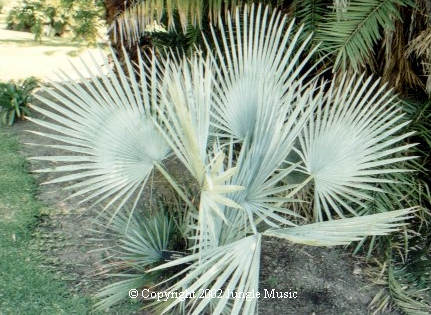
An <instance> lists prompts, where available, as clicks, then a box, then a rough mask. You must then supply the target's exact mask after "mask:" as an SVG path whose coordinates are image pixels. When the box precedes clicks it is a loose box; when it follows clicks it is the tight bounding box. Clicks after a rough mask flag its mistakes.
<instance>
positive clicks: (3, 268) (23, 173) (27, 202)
mask: <svg viewBox="0 0 431 315" xmlns="http://www.w3.org/2000/svg"><path fill="white" fill-rule="evenodd" d="M36 188H37V186H36V184H35V183H34V182H33V179H32V178H31V176H30V175H29V174H28V173H27V170H26V161H25V159H24V157H22V156H21V155H20V154H19V144H18V141H17V139H16V138H15V137H13V136H12V135H11V134H10V133H9V132H8V131H7V130H5V129H1V128H0V314H2V315H3V314H87V313H89V312H90V309H91V301H90V299H89V298H85V297H81V296H76V295H72V294H71V293H70V291H69V290H68V288H67V285H66V283H65V282H64V281H61V280H58V279H56V278H55V277H54V275H53V274H52V273H50V272H49V271H47V270H44V269H43V267H41V259H40V255H41V253H40V252H36V251H35V250H34V249H33V250H32V249H31V246H30V243H31V239H32V231H33V230H34V229H35V228H36V226H37V224H38V221H39V218H40V216H41V212H42V211H43V208H44V205H43V204H42V203H40V202H39V201H37V200H36V198H35V192H36Z"/></svg>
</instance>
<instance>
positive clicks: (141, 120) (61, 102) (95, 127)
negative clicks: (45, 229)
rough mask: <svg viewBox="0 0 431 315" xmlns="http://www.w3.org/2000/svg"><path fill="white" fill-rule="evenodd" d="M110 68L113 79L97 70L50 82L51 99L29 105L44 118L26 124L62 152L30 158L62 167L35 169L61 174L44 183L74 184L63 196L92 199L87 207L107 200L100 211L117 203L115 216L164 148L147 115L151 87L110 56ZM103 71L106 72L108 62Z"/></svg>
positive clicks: (152, 96) (153, 96)
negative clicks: (90, 75) (85, 76)
mask: <svg viewBox="0 0 431 315" xmlns="http://www.w3.org/2000/svg"><path fill="white" fill-rule="evenodd" d="M114 64H115V71H116V72H117V74H118V75H117V74H114V72H113V70H109V71H108V73H104V72H103V71H102V70H101V69H100V67H99V70H100V71H99V72H98V73H96V74H95V75H94V77H93V78H92V79H91V80H90V81H83V83H81V84H80V83H76V82H73V81H71V80H66V81H68V82H69V83H68V84H66V85H63V84H59V83H55V82H54V83H53V85H54V86H55V87H56V89H57V90H58V92H57V91H54V90H51V89H46V92H47V93H48V94H49V95H51V96H52V99H53V100H50V99H47V98H45V97H42V96H37V97H38V99H39V100H40V101H41V102H43V103H44V104H45V106H33V107H32V108H33V109H34V110H36V111H38V112H40V113H41V114H43V115H45V116H46V117H47V118H49V119H50V120H49V121H48V120H41V119H36V118H29V120H31V121H32V122H34V123H36V124H37V125H39V126H41V127H44V128H46V129H47V131H46V132H45V131H44V132H36V131H34V132H33V133H35V134H38V135H40V136H44V137H47V138H50V139H52V140H55V141H58V142H60V143H61V144H55V145H50V147H52V148H56V149H61V150H64V151H65V154H64V155H58V156H40V157H33V158H32V159H36V160H44V161H49V162H51V163H55V164H57V163H61V164H64V165H59V166H57V165H56V166H53V167H50V168H46V169H41V170H38V171H36V172H53V173H63V174H64V173H66V174H65V175H60V176H59V177H57V178H55V179H53V180H50V181H48V182H46V184H56V183H63V182H71V181H78V182H77V183H75V184H72V185H70V186H68V187H67V189H69V190H72V189H73V190H77V191H76V192H74V193H73V194H71V195H70V196H69V197H68V198H73V197H78V196H80V197H81V198H82V196H85V198H82V199H81V200H80V202H79V203H83V202H86V201H89V200H95V201H94V203H93V204H98V203H100V202H102V201H104V200H107V199H109V202H108V203H107V204H106V205H105V207H104V209H108V208H109V207H111V206H112V205H113V204H115V203H116V202H117V205H116V210H115V212H114V214H116V213H117V212H118V211H119V210H120V209H121V208H122V206H123V205H124V204H125V203H126V202H127V201H128V200H129V199H130V198H131V197H132V196H133V195H134V194H136V199H135V202H134V205H133V208H134V207H135V206H136V203H137V201H138V199H139V197H140V195H141V193H142V190H143V187H144V185H145V183H146V181H147V179H148V176H149V175H150V173H151V171H152V169H153V167H154V164H155V163H159V162H161V161H162V160H163V159H165V158H166V156H167V154H168V153H169V146H168V145H167V143H166V142H165V141H164V140H163V137H162V135H161V134H160V133H159V132H158V131H157V128H156V126H155V125H154V122H153V119H152V116H151V108H152V107H153V104H152V102H153V101H155V99H156V93H157V92H156V90H155V88H153V87H150V86H147V84H138V83H137V78H136V77H135V74H134V70H133V69H132V66H131V65H130V62H128V63H127V64H128V74H126V73H125V72H124V71H123V69H122V67H121V65H120V64H119V62H118V60H117V59H115V58H114ZM141 66H142V65H141ZM105 67H106V69H110V68H109V65H108V61H106V64H105ZM155 68H156V66H153V69H152V71H153V72H155V71H156V69H155ZM141 70H142V69H141ZM152 76H153V77H155V74H154V73H153V74H152ZM65 78H66V79H67V75H65ZM142 78H143V79H144V78H145V77H142ZM144 82H145V81H144ZM152 82H153V83H154V84H156V83H155V81H152ZM143 139H146V140H145V141H143Z"/></svg>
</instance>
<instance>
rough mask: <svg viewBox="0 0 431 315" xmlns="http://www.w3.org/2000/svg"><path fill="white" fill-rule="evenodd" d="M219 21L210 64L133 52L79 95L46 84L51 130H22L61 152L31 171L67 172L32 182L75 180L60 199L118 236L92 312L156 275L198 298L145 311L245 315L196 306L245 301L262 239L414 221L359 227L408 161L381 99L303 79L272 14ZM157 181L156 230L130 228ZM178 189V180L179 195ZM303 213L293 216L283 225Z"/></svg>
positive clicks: (347, 237)
mask: <svg viewBox="0 0 431 315" xmlns="http://www.w3.org/2000/svg"><path fill="white" fill-rule="evenodd" d="M226 20H227V22H226V26H224V24H223V23H220V24H219V29H218V30H214V32H212V33H213V37H212V38H206V42H210V41H211V42H212V43H211V45H213V47H215V49H214V50H212V51H211V50H210V51H209V52H208V55H205V54H203V53H201V52H198V53H196V54H193V55H192V57H191V58H189V59H185V58H184V59H178V58H169V59H163V58H162V57H160V56H159V55H156V54H152V55H151V56H145V57H142V56H141V55H140V54H139V53H138V55H137V58H136V59H137V60H136V63H135V64H133V63H132V61H131V60H130V59H129V58H128V57H127V55H126V56H125V57H124V63H123V64H122V63H120V62H119V61H118V60H117V58H116V57H115V54H113V56H112V58H113V65H114V69H112V71H108V72H103V71H102V70H101V69H102V68H100V67H99V69H100V71H99V72H97V73H94V74H93V78H92V80H90V81H86V82H85V89H84V88H83V87H82V86H79V85H77V84H71V85H61V84H55V87H56V88H57V91H50V95H51V96H52V97H54V98H55V99H56V100H57V102H53V101H50V100H47V99H45V98H43V97H39V99H40V100H41V101H42V102H43V103H45V104H46V106H47V107H48V109H46V108H42V107H37V106H36V107H35V110H36V111H38V112H40V113H42V114H43V115H44V116H45V117H47V118H48V119H50V121H49V122H48V121H45V120H42V119H35V118H30V120H32V121H33V122H34V123H36V124H38V125H39V126H42V127H45V128H48V129H50V130H51V132H48V133H44V134H43V136H46V137H49V138H52V139H55V140H59V141H61V142H63V143H64V144H62V145H56V148H58V149H64V150H65V151H67V152H66V153H65V154H61V155H58V156H40V157H34V159H38V160H45V161H46V160H48V161H51V162H64V163H65V164H64V165H58V166H56V167H55V168H47V169H42V170H39V172H58V173H61V175H60V176H59V177H58V178H56V179H53V180H51V181H49V182H47V183H51V184H55V183H60V182H71V181H72V182H73V183H71V184H70V186H69V188H70V189H72V190H74V193H73V194H72V195H71V197H79V198H80V203H84V202H87V201H89V200H94V203H95V204H100V203H102V202H105V205H104V208H103V210H104V211H105V210H108V209H111V210H112V211H113V212H112V215H111V216H110V218H109V219H108V222H105V223H104V224H103V225H105V226H106V223H111V224H112V225H113V229H114V230H115V229H116V232H117V233H118V232H119V231H120V234H121V233H123V235H122V236H117V238H118V239H119V240H120V243H121V248H122V251H121V252H120V253H119V255H118V257H117V259H118V262H117V265H118V264H120V265H121V266H124V264H125V263H126V264H127V263H128V264H130V265H127V267H130V268H127V271H125V274H126V277H128V278H129V279H127V280H124V278H123V281H120V282H118V283H116V284H115V283H114V284H113V285H110V286H109V287H107V288H105V290H103V291H102V292H101V293H100V294H99V297H100V298H102V301H101V302H100V303H99V305H98V306H99V307H100V308H103V309H105V308H106V307H108V306H110V305H112V304H113V303H115V302H118V301H119V300H120V299H121V297H125V296H127V292H128V290H129V289H130V285H132V286H133V285H136V286H144V285H146V284H145V283H144V282H145V281H147V280H148V279H147V278H148V277H153V276H154V277H155V278H156V275H158V274H162V275H169V277H168V276H167V277H166V278H165V281H162V283H160V285H165V286H167V291H169V292H190V293H191V292H195V293H196V295H195V296H192V297H190V298H188V299H185V300H184V299H175V298H170V299H168V300H167V301H164V302H163V303H162V304H157V303H156V302H155V304H154V305H153V306H154V307H155V308H156V309H159V310H163V311H164V312H170V311H172V312H173V313H174V314H177V313H179V312H180V311H181V312H183V311H184V313H191V314H201V313H203V312H208V313H211V314H221V313H223V312H226V313H231V314H239V313H243V314H254V313H256V312H257V300H256V299H255V298H251V299H238V298H236V299H235V298H232V297H231V296H229V295H223V296H221V298H219V299H211V298H200V297H201V295H200V293H202V292H205V291H206V290H210V291H212V292H219V290H223V291H224V292H232V291H236V292H257V291H258V287H259V270H260V268H259V265H260V255H261V242H262V238H266V237H276V238H279V239H283V240H285V241H289V242H293V243H299V244H305V245H311V246H336V245H346V244H350V243H352V242H354V241H361V240H363V239H364V238H365V237H366V236H377V235H387V234H389V233H391V232H393V231H396V230H397V229H398V228H399V227H400V226H403V225H404V220H405V219H407V218H411V217H412V213H413V212H414V209H413V208H412V207H409V208H406V209H401V210H395V211H393V210H394V209H393V208H392V205H389V206H388V207H384V208H382V209H379V210H378V211H376V213H374V214H364V209H367V206H368V202H372V201H373V200H374V199H373V195H374V193H376V192H379V193H388V194H390V193H392V192H394V191H396V190H397V185H399V184H400V183H399V182H397V181H393V180H388V179H387V178H386V177H385V176H388V175H393V174H395V175H396V174H398V173H404V172H406V171H408V169H403V168H398V167H397V165H398V164H397V163H402V162H406V161H410V160H412V159H413V158H414V157H413V156H409V154H407V151H408V149H410V148H412V147H413V146H414V144H405V143H404V141H405V139H407V138H408V137H409V136H411V133H409V132H404V129H403V128H404V127H405V126H406V125H407V124H408V122H405V121H403V120H402V119H403V115H402V113H400V111H399V110H397V105H396V98H395V97H394V96H393V95H392V94H391V93H390V92H388V91H387V90H386V86H384V85H383V86H380V85H379V83H380V82H379V80H376V81H373V79H372V78H365V76H364V75H362V76H350V77H348V76H347V75H344V76H340V77H338V76H336V77H334V78H332V82H331V83H328V82H325V81H323V80H321V77H319V76H315V77H312V76H311V75H310V73H312V71H313V70H314V68H315V67H316V64H312V63H311V60H313V57H314V54H315V52H316V48H313V49H311V51H309V50H308V46H307V45H308V44H309V43H310V41H311V36H308V37H304V36H302V35H303V33H302V29H301V28H300V29H299V30H295V29H296V26H295V24H294V23H293V22H292V23H288V22H287V18H286V17H285V16H283V15H282V14H281V13H278V12H277V11H273V12H270V10H269V8H264V7H263V6H259V7H255V6H252V7H251V8H249V7H245V8H244V9H243V10H237V11H236V12H235V13H234V14H230V13H229V14H228V18H227V19H226ZM218 34H220V36H221V39H220V37H218V36H217V35H218ZM301 38H305V40H304V41H303V42H302V41H301V40H300V39H301ZM109 64H110V63H109V61H106V65H105V67H106V69H109ZM91 68H92V67H90V66H89V67H88V69H91ZM59 114H61V115H59ZM53 121H54V122H53ZM68 153H69V154H68ZM170 156H175V159H176V160H177V161H179V162H181V164H182V165H183V166H184V172H183V173H182V174H181V175H178V174H177V176H175V175H174V174H173V172H172V170H170V168H169V167H168V163H166V161H167V160H168V158H169V157H170ZM154 173H157V175H159V176H163V177H164V178H165V180H166V181H167V182H168V183H169V184H170V185H171V187H172V189H173V190H175V192H176V193H177V194H178V196H179V198H181V202H179V203H178V205H177V206H175V209H174V211H171V214H169V213H168V214H167V215H168V216H169V217H168V218H166V217H165V214H163V215H161V214H159V216H155V217H153V218H139V217H135V216H134V212H133V209H135V208H136V207H137V204H138V203H139V201H140V198H141V196H142V195H143V194H144V193H145V192H146V190H144V187H145V185H146V184H148V185H151V184H152V183H153V181H152V180H151V179H152V175H154ZM185 177H186V178H187V177H188V178H189V179H190V180H189V181H185V182H184V183H181V184H180V182H181V181H184V178H185ZM74 181H77V182H74ZM381 184H386V188H385V189H382V188H381V187H380V185H381ZM184 187H187V189H185V188H184ZM150 188H151V190H150V191H151V192H152V191H153V189H152V188H154V187H150ZM304 191H307V192H309V194H304V196H306V197H305V198H304V199H305V200H301V198H300V196H301V194H300V193H301V192H304ZM307 196H309V197H307ZM301 203H302V204H303V203H305V204H306V209H305V210H304V211H296V210H295V209H296V208H295V205H298V204H301ZM129 205H130V206H131V209H132V211H130V213H128V215H125V214H124V213H122V211H124V208H126V207H128V206H129ZM172 213H174V214H172ZM307 217H308V219H307ZM141 220H146V222H145V223H139V222H140V221H141ZM163 222H164V223H163ZM169 222H174V223H175V226H177V227H178V230H179V231H181V235H182V237H183V238H184V244H183V247H182V251H183V252H184V255H181V257H170V258H167V257H165V256H164V255H163V251H164V250H166V249H167V250H170V249H171V248H169V247H168V246H167V244H168V243H169V237H168V236H169V233H168V230H170V229H169V228H168V227H169V226H171V225H170V224H169ZM118 226H120V227H121V228H118ZM162 227H163V228H162ZM111 229H112V228H111ZM150 231H151V233H149V232H150ZM128 233H131V234H128ZM161 240H165V241H163V242H161ZM156 241H159V242H160V243H156ZM162 243H163V244H162ZM160 244H162V245H163V246H162V245H160ZM156 245H157V246H156ZM136 255H137V256H136ZM138 258H141V259H138ZM147 258H149V259H147ZM114 264H115V263H114ZM131 266H132V267H133V268H131ZM137 266H140V267H141V270H140V272H141V277H139V273H138V276H136V271H137ZM130 269H133V275H132V276H131V275H130V273H129V270H130ZM171 274H173V276H172V277H170V275H171ZM113 276H116V275H115V274H114V275H113ZM117 276H119V277H122V276H123V275H122V274H121V272H120V274H117ZM144 278H145V279H144ZM155 278H152V279H151V281H153V280H154V279H155ZM136 289H140V288H136Z"/></svg>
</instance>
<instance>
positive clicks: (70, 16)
mask: <svg viewBox="0 0 431 315" xmlns="http://www.w3.org/2000/svg"><path fill="white" fill-rule="evenodd" d="M102 15H103V6H102V4H101V3H100V1H93V0H80V1H70V0H24V1H22V3H21V4H20V5H18V6H15V7H14V8H12V10H11V11H10V12H9V15H8V17H7V27H8V29H13V30H18V31H31V32H32V33H33V34H34V35H35V39H36V40H40V39H41V36H42V34H43V33H44V32H45V35H49V36H62V35H64V34H65V33H67V32H68V31H70V32H72V33H73V34H74V38H75V39H79V40H81V39H82V40H86V41H87V42H89V43H95V41H96V38H97V34H98V29H99V27H100V26H101V16H102Z"/></svg>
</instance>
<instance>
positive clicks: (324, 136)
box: [299, 76, 415, 221]
mask: <svg viewBox="0 0 431 315" xmlns="http://www.w3.org/2000/svg"><path fill="white" fill-rule="evenodd" d="M334 81H335V80H334ZM378 84H379V81H378V80H377V81H375V82H374V83H372V78H371V77H370V78H368V79H367V80H366V81H365V82H363V77H352V78H351V79H347V78H346V77H345V76H344V77H343V78H342V80H341V83H340V84H339V85H338V86H337V87H336V86H335V83H332V84H331V87H330V88H329V91H328V92H327V95H326V96H325V97H324V98H322V99H321V102H320V103H319V105H318V107H317V109H316V112H315V114H316V115H315V116H316V117H315V119H310V121H309V123H308V126H307V127H306V128H305V129H304V132H303V135H302V136H301V137H300V138H299V140H300V144H301V150H300V151H301V152H300V153H299V154H300V156H301V157H302V159H303V161H304V163H305V169H306V172H307V173H308V174H309V175H311V176H312V177H313V181H314V195H315V207H314V216H315V219H316V220H318V221H321V220H323V218H324V214H326V216H327V217H328V218H331V209H332V210H334V211H335V212H336V213H337V214H338V215H339V216H340V217H344V213H343V211H342V209H341V208H340V206H341V207H342V208H344V209H345V210H347V211H348V212H350V213H352V214H355V215H356V212H355V210H354V208H353V206H352V203H353V204H356V205H360V206H362V205H363V203H362V202H361V199H364V198H365V199H371V197H369V196H368V195H367V194H366V192H365V191H366V190H374V191H381V189H378V188H376V187H374V186H373V185H372V184H373V183H378V182H387V181H388V180H387V179H381V178H377V177H376V175H380V174H385V173H393V172H402V171H406V170H403V169H397V168H394V169H391V168H388V167H389V166H390V165H391V164H393V163H396V162H399V161H404V160H407V159H412V158H414V157H413V156H399V157H393V156H392V155H393V154H396V153H398V152H403V151H405V150H407V149H408V148H410V147H412V146H414V145H415V144H407V145H401V146H398V147H395V148H394V147H393V145H395V144H397V143H398V142H400V141H401V140H403V139H405V138H406V137H408V136H410V135H411V134H412V132H409V133H406V134H401V135H398V134H397V133H398V132H399V131H400V130H401V129H402V128H403V127H404V126H405V125H406V124H407V123H408V122H403V123H400V120H401V119H402V116H403V115H402V114H400V113H399V111H398V110H396V108H397V107H396V105H394V104H393V102H394V96H391V93H390V91H389V92H385V87H384V86H383V87H381V88H378ZM322 208H323V210H322ZM323 211H324V212H323Z"/></svg>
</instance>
